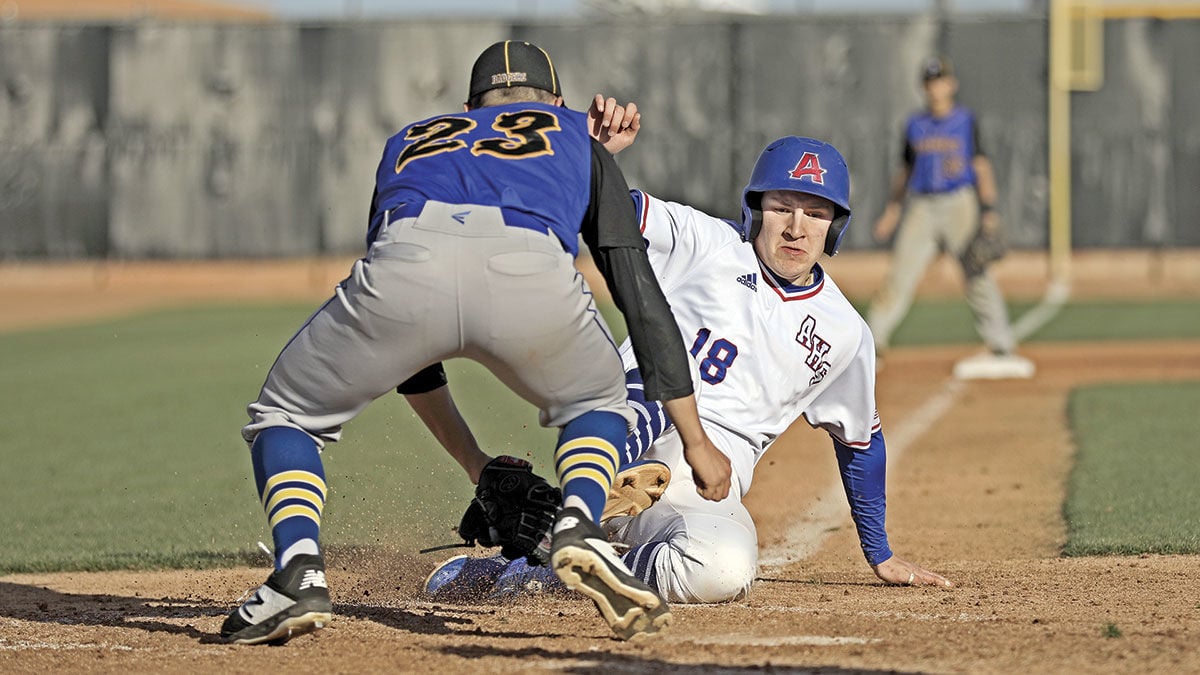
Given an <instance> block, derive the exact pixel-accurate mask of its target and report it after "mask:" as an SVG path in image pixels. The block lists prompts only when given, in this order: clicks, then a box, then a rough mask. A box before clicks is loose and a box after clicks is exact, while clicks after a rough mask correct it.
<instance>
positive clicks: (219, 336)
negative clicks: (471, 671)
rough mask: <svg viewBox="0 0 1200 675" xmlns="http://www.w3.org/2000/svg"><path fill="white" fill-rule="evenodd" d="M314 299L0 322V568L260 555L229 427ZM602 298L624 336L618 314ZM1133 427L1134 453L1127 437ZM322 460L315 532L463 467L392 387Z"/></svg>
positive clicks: (935, 328)
mask: <svg viewBox="0 0 1200 675" xmlns="http://www.w3.org/2000/svg"><path fill="white" fill-rule="evenodd" d="M1025 307H1027V305H1026V306H1021V305H1018V306H1015V307H1014V314H1016V315H1019V313H1020V312H1021V311H1023V309H1024V308H1025ZM313 308H314V306H313V305H307V304H306V305H289V306H281V307H245V306H241V307H200V308H189V309H180V310H172V311H162V312H155V313H151V314H145V315H140V316H135V317H132V318H127V319H122V320H114V321H108V322H104V323H98V324H92V325H82V326H75V327H69V328H59V329H54V330H38V331H27V332H20V333H12V334H5V335H0V355H2V356H0V467H2V470H0V494H3V495H4V501H3V504H4V509H5V513H4V517H3V518H0V542H3V544H4V545H3V546H0V573H4V572H15V571H48V570H59V569H85V570H86V569H112V568H126V567H129V568H144V567H160V566H162V567H205V566H212V565H226V564H230V563H235V562H244V561H248V560H255V561H258V562H262V558H261V554H259V553H258V552H257V551H256V546H255V543H256V542H257V541H260V540H261V541H265V542H268V543H269V542H270V536H269V532H268V531H267V528H266V525H265V523H264V522H263V521H264V519H263V516H262V513H261V510H260V508H259V506H258V503H257V499H256V495H255V490H254V484H253V479H252V477H251V472H250V459H249V453H248V452H247V450H246V447H245V444H244V443H243V442H242V440H241V437H240V435H239V431H240V429H241V426H242V425H243V424H244V423H245V421H246V419H247V418H246V413H245V406H246V404H247V403H248V402H249V401H250V400H251V399H253V398H254V397H255V396H257V393H258V389H259V387H260V386H261V384H262V380H263V377H264V376H265V375H266V372H267V370H268V369H269V368H270V366H271V363H272V362H273V360H274V358H275V356H276V354H277V353H278V352H279V350H280V348H281V347H282V346H283V345H284V343H285V342H286V341H287V339H288V338H289V337H290V336H291V335H292V333H293V332H294V331H295V329H296V328H297V327H298V326H299V325H300V324H301V323H302V322H303V321H304V319H305V318H306V317H307V316H308V314H309V312H310V311H311V310H312V309H313ZM601 310H602V312H603V313H604V314H605V315H606V316H607V317H608V318H609V320H610V324H611V325H613V326H614V332H615V333H617V335H618V336H619V337H620V336H623V335H624V332H625V331H624V325H623V324H622V323H621V321H620V319H619V315H618V314H617V313H616V312H615V311H614V310H613V308H612V307H610V306H606V307H602V308H601ZM1115 314H1120V315H1121V316H1122V317H1123V319H1122V320H1123V321H1125V322H1132V324H1133V325H1134V326H1135V327H1136V329H1129V328H1125V327H1123V326H1126V325H1128V324H1127V323H1120V322H1118V321H1116V320H1114V319H1113V318H1112V317H1113V315H1115ZM1119 323H1120V325H1118V324H1119ZM1198 323H1200V304H1198V303H1187V302H1169V303H1156V304H1150V303H1143V302H1137V303H1129V304H1128V305H1119V306H1118V305H1100V304H1080V305H1070V306H1068V307H1067V308H1065V309H1064V311H1063V312H1062V314H1061V315H1060V316H1059V318H1058V319H1056V320H1055V321H1054V322H1052V323H1051V324H1050V325H1048V326H1047V327H1046V328H1044V329H1043V331H1042V332H1041V333H1039V335H1037V336H1035V338H1036V339H1073V338H1076V337H1078V338H1084V337H1086V338H1113V339H1115V338H1121V337H1125V338H1155V337H1197V336H1200V326H1197V324H1198ZM898 340H899V341H900V342H902V343H907V344H919V343H932V342H976V341H977V340H978V338H977V337H976V336H975V335H974V331H973V329H972V327H971V319H970V313H969V311H968V310H967V309H966V305H965V304H964V303H962V302H944V303H919V304H917V305H916V306H915V307H914V308H913V311H912V312H911V314H910V316H909V317H908V319H906V321H905V323H904V324H903V325H902V326H901V330H900V333H899V334H898ZM448 368H449V371H450V376H451V380H452V381H453V382H454V383H455V386H454V391H455V396H456V398H457V399H458V401H459V404H460V407H461V408H462V409H463V411H464V414H465V415H466V416H467V418H468V419H469V420H470V421H471V423H472V426H473V427H474V429H475V431H476V434H477V436H478V437H479V438H480V441H481V443H483V444H484V446H485V448H487V449H488V450H490V451H492V452H493V453H500V452H507V453H510V454H518V455H522V456H525V455H528V456H530V457H531V459H533V460H534V462H535V465H536V466H537V467H538V469H539V470H540V471H541V472H542V473H543V474H546V473H547V470H548V468H549V466H550V455H551V448H552V447H553V440H554V432H553V431H548V430H545V429H541V428H540V427H538V426H537V414H536V410H534V408H533V407H532V406H531V405H529V404H527V403H525V402H524V401H521V400H520V399H519V398H517V397H516V396H515V395H513V394H512V393H511V392H509V391H508V390H507V389H505V388H504V387H503V385H501V384H499V383H498V382H497V381H496V380H495V378H493V377H492V376H491V375H490V374H489V373H487V372H486V371H484V370H483V369H482V368H480V367H479V366H476V365H475V364H472V363H469V362H465V361H454V362H451V363H450V364H449V366H448ZM1168 398H1169V397H1168ZM1166 403H1173V401H1172V400H1168V401H1166ZM1195 403H1196V402H1195V401H1194V400H1193V401H1192V403H1191V405H1192V408H1191V409H1192V410H1194V409H1195V407H1196V406H1195ZM1143 417H1144V416H1143ZM1176 418H1177V419H1186V415H1185V414H1178V415H1177V416H1176ZM1131 419H1138V418H1136V417H1132V416H1126V417H1120V418H1117V417H1113V418H1111V419H1106V418H1103V417H1101V418H1100V419H1098V421H1097V424H1102V423H1105V422H1108V423H1111V424H1112V425H1114V427H1116V425H1121V424H1127V423H1128V422H1129V420H1131ZM1095 433H1096V435H1097V436H1099V437H1103V436H1105V435H1106V434H1108V433H1109V432H1107V431H1097V432H1095ZM1143 433H1144V432H1143ZM1130 443H1131V444H1130V445H1129V447H1135V448H1138V453H1136V454H1137V456H1138V457H1140V458H1145V456H1146V454H1145V453H1146V452H1147V450H1146V446H1147V444H1146V443H1145V441H1144V440H1142V437H1138V438H1137V439H1136V441H1130ZM1150 450H1153V448H1151V449H1150ZM324 461H325V466H326V472H327V477H328V479H329V484H330V488H331V492H330V499H329V504H328V506H327V510H326V514H325V519H324V525H325V527H324V531H323V537H324V540H325V543H326V544H327V545H330V546H347V547H349V546H370V547H377V548H384V549H392V550H397V551H415V550H417V549H420V548H423V547H426V546H431V545H435V544H442V543H451V542H453V541H455V537H454V535H453V532H452V530H451V528H452V527H453V526H454V525H457V523H458V518H459V516H460V514H461V511H462V509H463V508H464V507H465V505H466V503H467V499H468V498H469V496H470V494H471V488H470V485H469V483H468V482H467V480H466V478H465V476H464V475H463V474H462V471H461V470H460V469H459V468H458V466H457V465H456V464H454V463H453V462H452V461H451V460H450V459H449V458H448V457H447V456H446V454H445V453H444V451H442V450H441V448H440V447H438V445H437V443H436V442H435V441H434V440H433V439H432V437H431V436H430V435H429V433H428V432H427V431H425V429H424V427H423V426H422V425H421V424H420V422H419V421H418V420H417V419H416V417H415V416H414V415H413V414H412V412H411V410H410V408H409V407H408V406H407V404H405V403H404V401H403V399H401V398H400V397H399V396H395V395H390V396H385V397H384V398H382V399H381V400H379V401H377V402H375V403H374V404H372V405H371V406H370V407H369V408H368V409H367V411H366V412H365V413H363V415H361V416H360V417H359V418H358V419H356V420H354V421H352V422H351V423H350V424H349V425H347V427H346V430H345V433H344V437H343V440H342V441H341V442H339V443H335V444H332V445H330V446H329V447H328V448H327V450H326V452H325V454H324ZM1184 468H1185V469H1187V470H1188V471H1191V469H1190V467H1184ZM1172 471H1173V472H1174V473H1173V474H1172V475H1173V476H1179V475H1187V471H1184V470H1181V469H1180V468H1179V467H1174V468H1173V469H1172ZM1192 475H1194V471H1193V472H1192ZM1172 513H1175V514H1178V513H1180V512H1179V511H1174V512H1172ZM1193 520H1194V519H1193ZM1192 541H1193V542H1194V539H1193V540H1192Z"/></svg>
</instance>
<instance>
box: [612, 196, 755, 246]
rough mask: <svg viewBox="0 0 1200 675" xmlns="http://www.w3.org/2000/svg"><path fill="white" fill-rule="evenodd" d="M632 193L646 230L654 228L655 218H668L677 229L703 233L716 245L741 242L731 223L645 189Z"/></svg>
mask: <svg viewBox="0 0 1200 675" xmlns="http://www.w3.org/2000/svg"><path fill="white" fill-rule="evenodd" d="M629 193H630V195H631V196H632V197H633V203H634V207H635V209H636V211H637V215H638V223H639V225H640V226H641V229H642V230H643V231H644V230H645V229H646V226H647V225H651V226H653V224H654V221H655V220H656V219H667V220H669V221H670V224H671V225H672V226H673V227H676V228H688V229H696V230H702V231H703V232H704V236H705V238H707V239H711V240H712V241H713V243H718V242H721V243H726V242H728V243H733V242H740V241H741V235H740V234H739V233H738V230H737V228H736V226H735V224H734V223H733V222H732V221H730V220H727V219H725V218H718V217H716V216H713V215H709V214H707V213H705V212H704V211H701V210H700V209H698V208H696V207H694V206H689V205H687V204H681V203H679V202H674V201H670V200H665V199H659V198H658V197H655V196H654V195H651V194H649V193H647V192H645V191H643V190H636V189H635V190H630V191H629Z"/></svg>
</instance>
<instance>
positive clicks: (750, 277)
mask: <svg viewBox="0 0 1200 675" xmlns="http://www.w3.org/2000/svg"><path fill="white" fill-rule="evenodd" d="M737 280H738V283H739V284H741V285H743V286H745V287H746V288H749V289H750V290H752V291H754V292H756V293H757V292H758V273H756V272H751V273H750V274H743V275H742V276H740V277H738V278H737Z"/></svg>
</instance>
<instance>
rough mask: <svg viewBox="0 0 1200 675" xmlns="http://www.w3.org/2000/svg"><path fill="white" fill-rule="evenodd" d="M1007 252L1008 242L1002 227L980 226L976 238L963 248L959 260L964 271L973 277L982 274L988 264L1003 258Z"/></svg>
mask: <svg viewBox="0 0 1200 675" xmlns="http://www.w3.org/2000/svg"><path fill="white" fill-rule="evenodd" d="M1005 253H1008V242H1007V241H1005V239H1004V233H1003V232H1001V229H1000V228H999V227H996V228H993V229H991V230H988V229H987V228H984V227H980V228H979V229H978V230H977V231H976V232H975V238H974V239H972V240H971V242H970V243H969V244H967V248H966V249H964V250H963V253H962V255H961V256H960V257H959V261H960V262H961V263H962V268H963V272H964V273H965V274H966V275H967V276H968V277H973V276H975V275H977V274H982V273H983V271H984V270H985V269H987V266H988V265H990V264H992V263H994V262H996V261H997V260H999V259H1001V258H1003V257H1004V254H1005Z"/></svg>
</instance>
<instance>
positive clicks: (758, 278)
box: [426, 98, 951, 602]
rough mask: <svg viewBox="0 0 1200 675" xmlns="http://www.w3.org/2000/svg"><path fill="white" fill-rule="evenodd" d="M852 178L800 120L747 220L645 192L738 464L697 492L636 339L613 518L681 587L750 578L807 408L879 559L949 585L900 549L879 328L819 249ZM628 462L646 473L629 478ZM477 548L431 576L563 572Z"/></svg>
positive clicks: (490, 577) (481, 585)
mask: <svg viewBox="0 0 1200 675" xmlns="http://www.w3.org/2000/svg"><path fill="white" fill-rule="evenodd" d="M597 105H598V106H599V107H601V108H602V109H605V110H606V111H607V109H609V108H611V107H612V106H616V102H615V101H613V100H609V101H604V100H603V99H599V98H598V99H597ZM618 107H620V106H618ZM638 127H640V120H639V119H638V117H637V115H636V113H635V125H634V127H633V128H634V131H636V129H637V128H638ZM631 142H632V138H623V139H621V142H620V143H619V144H616V145H613V146H610V147H611V149H613V150H614V151H618V150H620V149H621V148H622V147H624V146H625V145H628V143H631ZM849 193H850V176H849V172H848V170H847V168H846V164H845V161H844V160H843V158H842V156H841V154H840V153H839V152H838V151H837V149H835V148H834V147H832V146H830V145H829V144H827V143H824V142H821V141H818V140H815V139H811V138H800V137H795V136H788V137H785V138H781V139H778V140H776V141H774V142H772V143H771V144H769V145H768V146H767V147H766V148H765V149H764V150H763V152H762V154H761V155H760V156H759V159H758V162H757V163H756V165H755V167H754V171H753V173H752V174H751V177H750V181H749V183H748V184H747V185H746V187H745V190H744V191H743V197H742V218H741V219H740V221H737V222H734V221H728V220H723V219H720V218H715V217H713V216H709V215H707V214H704V213H702V212H700V211H698V210H696V209H693V208H691V207H689V206H685V205H683V204H677V203H672V202H664V201H661V200H658V199H655V198H654V197H652V196H650V195H648V194H646V193H643V192H640V191H634V192H633V193H632V194H633V200H634V203H635V204H636V206H637V212H638V220H639V223H640V227H641V230H642V237H643V238H644V239H645V241H646V246H647V252H648V255H649V257H650V262H651V265H652V266H653V267H654V271H655V273H656V275H657V276H658V280H659V283H660V285H661V286H662V289H663V291H664V293H666V295H667V299H668V301H669V302H670V303H671V306H672V308H673V310H674V312H675V317H676V321H677V322H678V325H679V329H680V331H681V334H682V336H683V338H684V341H685V342H686V343H688V344H690V345H691V349H690V352H691V354H692V357H693V359H694V360H695V371H694V376H695V378H696V380H697V382H698V386H697V403H698V405H699V409H700V418H701V420H702V423H703V425H704V428H705V430H706V431H707V432H708V434H709V437H710V438H712V439H713V441H714V443H716V445H717V447H718V448H720V450H721V451H722V452H723V453H724V454H725V455H726V456H727V457H728V458H729V460H730V462H731V465H732V467H733V476H732V483H733V487H732V490H731V492H730V494H729V496H728V497H727V498H725V499H723V500H720V501H706V500H704V499H702V498H701V497H700V496H699V495H697V490H696V485H695V483H694V481H693V478H692V476H691V475H690V472H688V471H681V469H682V468H684V463H683V460H682V454H681V450H682V446H681V444H680V441H679V438H678V437H677V435H676V432H675V430H674V426H673V424H672V417H671V415H670V413H669V411H664V410H663V409H662V407H661V406H660V405H658V404H656V403H654V402H653V401H648V400H646V399H645V397H644V396H643V395H642V391H641V386H642V384H643V380H642V377H641V376H642V375H643V373H641V372H640V371H639V369H638V368H637V366H636V364H635V363H634V359H633V358H632V355H631V354H630V353H629V352H628V349H626V350H625V354H624V355H625V364H626V368H627V373H626V382H627V387H628V388H629V396H630V402H631V405H633V407H634V409H635V410H637V411H638V417H639V419H638V424H637V427H636V430H635V432H634V433H632V434H631V435H630V437H629V438H628V439H627V441H626V448H625V455H624V456H623V457H622V471H621V473H620V474H619V475H618V482H619V488H620V489H619V490H618V494H616V495H614V499H612V500H610V507H614V506H615V508H610V511H609V512H610V514H611V515H612V516H613V517H612V518H611V519H609V520H607V521H606V523H605V527H606V529H607V530H608V531H609V532H610V536H611V537H612V538H613V540H614V542H620V543H621V544H623V545H624V546H626V547H628V550H627V552H626V553H625V554H624V560H625V562H626V564H627V565H628V566H629V567H630V568H631V569H632V570H633V571H634V573H635V574H636V575H637V576H638V577H639V578H641V579H643V580H644V581H645V582H646V583H647V584H648V585H650V586H651V587H653V588H656V589H657V590H658V591H659V592H660V593H662V594H663V595H664V596H665V597H666V598H668V599H669V600H670V601H672V602H721V601H727V600H732V599H735V598H737V597H740V596H741V595H743V594H744V593H746V592H747V591H748V589H749V588H750V585H751V582H752V581H753V579H754V577H755V574H756V570H757V560H758V537H757V533H756V530H755V526H754V522H753V520H752V519H751V517H750V514H749V512H748V511H747V510H746V508H745V506H744V505H743V504H742V497H743V496H744V495H745V494H746V493H747V491H748V490H749V489H750V484H751V480H752V478H753V474H754V469H755V466H756V465H757V464H758V461H759V460H760V459H761V457H762V455H763V454H764V453H765V452H766V451H767V450H768V449H769V448H770V446H771V444H772V443H773V442H774V441H775V440H776V438H778V436H779V435H780V434H781V433H783V431H784V430H785V429H787V428H788V427H789V426H790V425H791V424H792V423H793V422H795V421H796V420H798V419H800V418H801V417H803V418H804V419H805V421H806V422H807V423H808V424H810V425H812V426H813V427H819V428H821V429H824V430H825V431H827V432H828V433H829V436H830V438H831V440H832V443H833V448H834V451H835V454H836V457H837V462H838V466H839V469H840V471H841V477H842V482H843V484H844V487H845V491H846V496H847V499H848V501H849V504H850V512H851V515H852V517H853V519H854V523H855V525H856V527H857V531H858V535H859V539H860V542H861V545H862V550H863V553H864V555H865V556H866V558H867V562H868V563H869V564H870V565H871V567H872V569H873V570H874V572H875V574H876V575H877V576H878V577H879V578H880V579H882V580H884V581H886V582H888V583H896V584H928V585H938V586H949V585H951V584H950V582H949V581H948V580H947V579H945V578H944V577H942V576H940V575H938V574H935V573H933V572H930V571H928V570H925V569H923V568H922V567H921V566H920V565H917V564H915V563H912V562H909V561H906V560H904V559H902V558H900V557H898V556H896V555H894V554H893V552H892V549H891V547H890V544H889V542H888V537H887V533H886V530H885V527H884V515H885V510H886V499H885V485H884V483H885V480H884V478H885V476H884V474H885V466H886V448H885V443H884V437H883V432H882V429H881V425H880V421H879V416H878V413H877V412H876V409H875V352H874V343H873V340H872V338H871V332H870V329H869V328H868V326H867V324H866V322H864V321H863V319H862V317H860V316H859V315H858V314H857V312H856V311H855V310H854V308H853V306H852V305H851V304H850V302H849V301H848V300H847V299H846V297H845V296H844V295H843V294H842V292H841V291H840V290H839V289H838V287H837V285H836V284H835V283H834V281H833V279H832V278H830V277H829V276H828V275H827V274H826V273H825V271H824V269H823V268H822V267H821V265H820V264H819V262H818V261H819V259H820V257H821V256H822V255H833V254H835V253H836V252H837V250H838V245H839V243H840V242H841V239H842V237H843V236H844V235H845V232H846V228H847V226H848V225H849V223H850V204H849ZM625 476H633V480H631V481H629V482H628V484H627V483H626V481H624V480H623V478H624V477H625ZM664 484H665V488H664ZM639 490H640V491H641V492H642V493H643V494H642V495H640V496H638V495H637V494H636V493H637V492H638V491H639ZM622 491H623V492H622ZM614 502H615V504H614ZM647 505H649V506H648V507H647ZM476 560H477V561H480V560H482V561H481V562H471V561H469V560H464V559H461V558H460V559H455V560H450V561H447V562H446V563H444V564H443V565H442V566H441V567H439V568H438V569H437V570H435V571H434V573H433V574H432V575H431V576H430V577H429V579H428V580H427V581H426V591H427V592H429V593H430V594H432V595H434V597H439V596H443V597H459V598H469V597H471V596H472V595H474V596H476V597H478V596H481V595H482V596H488V595H491V596H503V595H504V594H506V593H510V592H513V591H514V589H515V590H516V591H517V592H520V590H521V589H527V588H530V587H532V586H540V587H543V588H544V587H546V586H547V585H553V580H552V579H551V578H549V577H548V575H546V574H545V573H543V572H540V571H538V570H537V569H535V568H530V567H529V566H528V565H525V564H524V563H523V562H522V561H520V560H517V561H512V562H505V564H504V565H502V566H497V565H495V564H491V565H489V564H488V563H487V562H486V559H476Z"/></svg>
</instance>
